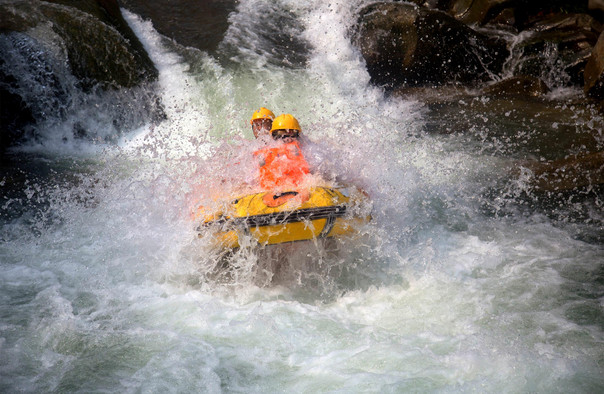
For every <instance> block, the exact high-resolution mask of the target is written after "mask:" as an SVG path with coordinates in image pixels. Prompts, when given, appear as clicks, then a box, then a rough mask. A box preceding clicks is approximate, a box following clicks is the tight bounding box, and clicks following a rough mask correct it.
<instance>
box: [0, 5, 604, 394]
mask: <svg viewBox="0 0 604 394" xmlns="http://www.w3.org/2000/svg"><path fill="white" fill-rule="evenodd" d="M365 3H368V2H363V1H353V2H335V1H332V2H328V1H327V2H326V1H304V2H300V1H287V0H280V1H277V2H272V1H260V0H242V1H240V2H238V4H237V5H236V8H235V10H234V12H232V13H231V14H230V15H229V18H228V29H227V31H226V33H225V35H224V37H222V38H221V39H222V41H221V43H220V45H219V46H218V49H216V51H212V52H203V51H200V50H198V49H193V48H190V47H183V46H181V45H179V44H177V43H175V42H174V41H172V40H169V39H166V38H165V37H163V36H162V35H160V34H159V33H157V31H156V30H155V29H154V28H153V25H152V24H151V22H149V21H144V20H143V19H142V18H140V17H139V16H138V15H136V14H134V13H131V12H129V11H127V10H123V14H124V16H125V18H126V20H127V21H128V23H129V24H130V25H131V27H132V28H133V30H134V31H135V33H136V34H137V36H138V37H139V38H140V40H141V41H142V43H143V44H144V46H145V48H146V50H147V51H148V52H149V54H150V57H151V58H152V60H153V62H154V63H155V65H156V67H157V68H158V70H159V80H158V82H157V84H156V85H155V86H153V89H154V91H155V93H157V94H158V95H159V96H160V97H161V101H162V103H163V106H164V111H165V119H164V120H163V121H155V122H144V124H135V122H134V123H133V124H135V126H132V127H131V128H130V129H127V130H121V131H119V132H118V131H116V130H118V129H119V128H116V127H115V122H113V121H115V120H118V119H122V118H123V114H122V112H120V111H122V110H123V109H120V108H114V106H112V105H111V103H112V101H111V100H112V98H111V97H112V96H111V95H106V96H102V95H101V96H98V97H96V98H95V99H94V100H92V99H89V98H88V99H84V98H82V97H80V98H79V99H78V97H74V99H73V100H72V102H77V103H79V104H77V105H74V106H72V107H70V108H68V109H67V110H66V112H65V113H64V114H62V116H61V117H60V118H56V119H54V120H53V119H51V120H52V122H49V123H47V124H45V125H41V126H39V128H38V129H37V130H35V131H36V133H35V135H36V137H35V138H32V139H31V140H30V141H29V142H28V143H26V144H24V145H23V146H21V147H20V148H19V149H17V150H15V151H14V152H13V153H12V154H13V155H14V158H13V159H12V161H11V164H10V165H7V167H5V168H4V169H3V174H4V175H3V178H0V187H1V189H0V191H1V192H2V195H1V196H0V198H1V200H0V213H1V216H0V226H1V227H0V265H1V268H0V300H1V302H0V391H1V392H87V393H89V392H137V393H138V392H147V393H149V392H151V393H160V392H162V393H163V392H174V393H176V392H209V393H218V392H240V393H270V392H288V393H289V392H307V393H310V392H341V393H350V392H376V393H378V392H379V393H388V392H393V393H394V392H396V393H407V392H489V393H501V392H505V393H524V392H534V393H556V392H559V393H569V392H573V393H596V392H602V390H604V375H603V373H602V371H603V369H604V230H603V223H604V221H603V213H602V207H603V204H604V202H603V194H602V188H601V187H595V186H594V187H586V188H583V189H581V190H579V191H575V192H568V193H558V194H556V195H549V196H542V195H538V194H535V192H534V191H533V190H532V189H531V187H530V183H529V182H528V181H527V179H528V177H529V176H530V174H528V173H524V172H521V173H520V174H516V175H511V174H510V171H509V170H510V168H512V167H513V166H514V163H516V162H517V161H519V160H527V159H532V160H537V161H539V160H552V159H558V158H563V157H565V156H566V155H569V154H580V153H581V152H583V151H593V150H598V149H599V150H601V149H602V145H603V143H604V142H603V139H602V131H601V130H602V128H601V126H602V118H601V115H597V113H594V112H593V110H591V109H590V108H584V107H581V106H579V105H576V104H574V103H575V101H576V100H575V99H576V97H577V96H578V95H580V94H581V93H580V92H578V91H575V90H573V89H566V88H564V89H563V88H556V86H552V87H553V88H554V89H553V90H552V93H551V94H549V95H548V96H547V97H545V98H544V99H543V100H541V101H540V102H539V103H538V104H535V103H532V104H527V103H525V102H523V101H522V100H517V101H514V100H499V101H496V100H493V99H489V98H488V97H482V96H480V95H474V96H473V95H471V94H469V95H468V97H466V98H463V99H459V100H455V101H454V102H448V103H447V104H434V103H432V104H426V103H425V102H423V101H422V100H421V97H420V98H418V99H416V100H415V99H410V98H406V99H396V98H392V97H391V98H388V97H386V96H385V95H384V93H383V92H382V91H381V90H380V89H378V88H375V87H372V86H371V85H370V84H369V75H368V74H367V72H366V70H365V67H364V64H363V62H362V59H361V58H360V56H359V54H358V52H357V51H356V50H355V49H354V47H353V46H352V45H351V43H350V40H349V38H348V37H349V29H350V27H351V26H352V24H353V23H354V20H355V17H354V12H355V11H356V10H357V9H358V7H359V6H360V5H362V4H365ZM166 12H169V10H167V11H166ZM267 31H269V32H271V31H274V32H279V34H281V35H280V36H278V40H277V41H278V42H276V41H275V40H271V39H268V38H267V37H269V38H270V37H273V38H274V37H275V36H274V35H267V34H266V32H267ZM275 34H276V33H275ZM284 38H289V41H290V42H291V47H290V45H289V44H287V42H288V41H287V40H285V39H284ZM548 82H550V83H551V84H553V85H555V80H553V79H552V80H550V81H548ZM149 89H151V88H149ZM73 94H74V95H78V94H80V95H86V94H88V95H89V94H93V93H73ZM116 94H120V95H121V97H122V100H123V98H124V97H132V100H134V101H135V100H136V97H137V91H136V90H132V91H123V92H117V93H116V92H114V93H112V95H116ZM87 97H88V96H87ZM260 106H266V107H268V108H270V109H272V110H273V111H274V112H275V113H292V114H294V116H296V117H297V118H298V120H299V121H300V124H301V126H302V129H303V133H304V134H305V135H306V139H307V140H306V142H307V156H308V158H309V161H310V162H311V164H312V165H313V167H314V168H315V171H316V172H317V173H320V174H321V176H322V177H323V178H324V179H325V180H326V181H328V182H332V183H341V184H355V185H358V186H360V187H362V188H363V189H364V190H366V191H367V193H368V194H369V195H370V196H371V200H372V217H373V220H372V221H371V222H370V223H369V224H368V225H366V226H364V227H362V228H360V229H359V232H358V234H356V235H355V236H352V237H350V238H344V239H339V240H336V241H334V242H327V243H322V242H308V243H295V244H291V245H285V246H278V247H272V248H257V247H254V246H253V245H247V244H245V240H244V247H242V248H241V249H239V250H238V251H236V252H234V253H224V252H223V251H221V250H219V249H216V248H214V247H212V243H211V238H212V234H209V233H203V234H202V237H201V238H198V237H197V234H196V232H195V225H194V223H192V222H191V220H190V215H189V213H190V210H191V209H193V208H194V207H195V206H196V204H199V203H200V202H201V201H206V200H208V199H211V198H213V197H214V196H216V195H220V194H228V193H229V192H230V191H232V190H235V189H236V188H237V187H238V185H239V184H240V183H241V182H245V181H248V180H249V178H250V176H251V175H250V174H252V173H253V168H252V167H251V166H252V163H251V162H250V160H249V157H250V156H251V154H252V152H253V151H254V149H255V148H257V146H258V142H256V141H254V140H253V136H252V134H251V129H250V127H249V117H250V116H251V113H252V112H253V111H254V110H256V109H257V108H259V107H260ZM78 122H79V123H81V124H84V125H85V127H86V130H87V133H86V136H77V135H76V136H74V135H73V134H72V133H71V130H73V125H74V124H75V123H78ZM598 130H599V134H598ZM569 133H570V134H569Z"/></svg>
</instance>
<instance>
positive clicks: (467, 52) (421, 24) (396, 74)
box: [355, 3, 508, 88]
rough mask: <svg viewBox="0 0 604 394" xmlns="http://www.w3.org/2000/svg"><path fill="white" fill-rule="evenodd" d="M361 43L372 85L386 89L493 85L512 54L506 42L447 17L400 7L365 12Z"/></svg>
mask: <svg viewBox="0 0 604 394" xmlns="http://www.w3.org/2000/svg"><path fill="white" fill-rule="evenodd" d="M355 42H356V45H357V46H358V47H359V48H360V50H361V53H362V55H363V58H364V59H365V61H366V63H367V69H368V71H369V74H370V75H371V78H372V81H373V82H374V83H375V84H377V85H380V86H383V87H385V88H393V87H396V86H398V85H407V86H417V85H440V84H444V83H448V82H458V83H464V84H472V83H475V82H478V81H487V80H489V79H491V75H492V74H493V73H499V72H500V71H501V68H502V66H503V62H504V61H505V59H506V57H507V55H508V50H507V48H506V45H505V43H504V42H502V41H501V40H497V39H491V38H489V37H487V36H485V35H482V34H480V33H477V32H475V31H474V30H472V29H471V28H469V27H467V26H466V25H464V24H463V23H461V22H459V21H457V20H455V19H454V18H452V17H451V16H449V15H447V14H445V13H443V12H440V11H434V10H428V9H423V8H418V7H416V6H413V5H409V4H398V3H375V4H372V5H369V6H367V7H365V8H363V9H362V10H361V11H360V13H359V18H358V24H357V26H356V31H355Z"/></svg>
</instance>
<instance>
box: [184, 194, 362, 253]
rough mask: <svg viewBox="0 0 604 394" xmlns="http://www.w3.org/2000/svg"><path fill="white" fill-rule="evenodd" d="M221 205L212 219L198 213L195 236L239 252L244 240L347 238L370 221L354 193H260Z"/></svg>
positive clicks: (267, 242)
mask: <svg viewBox="0 0 604 394" xmlns="http://www.w3.org/2000/svg"><path fill="white" fill-rule="evenodd" d="M225 205H226V206H224V207H223V208H224V209H223V210H222V211H220V212H215V213H211V214H208V213H207V212H205V211H204V209H203V208H200V209H199V210H198V212H197V215H196V217H197V218H199V219H202V218H203V219H202V222H201V224H200V225H199V227H198V228H197V231H198V233H199V236H200V237H201V236H203V234H206V233H208V231H211V232H212V233H213V234H214V236H215V237H216V241H217V243H218V244H219V245H220V246H222V247H226V248H236V247H238V246H239V244H240V242H239V240H240V238H241V237H242V236H248V237H250V236H251V238H252V239H255V240H256V241H257V242H258V243H259V244H260V245H272V244H280V243H284V242H294V241H303V240H309V239H313V238H325V237H333V236H339V235H345V234H350V233H352V232H353V231H354V230H355V229H356V228H358V227H359V226H360V225H361V224H363V223H365V222H367V221H369V220H370V215H369V213H368V211H369V208H368V199H367V195H366V194H365V193H364V192H362V191H360V190H359V189H357V188H329V187H314V188H311V189H308V190H306V189H304V190H291V191H285V192H280V193H270V192H268V193H267V192H262V193H255V194H250V195H246V196H243V197H240V198H237V199H234V200H232V201H230V203H228V204H225ZM212 230H213V231H212Z"/></svg>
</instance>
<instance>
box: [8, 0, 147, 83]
mask: <svg viewBox="0 0 604 394" xmlns="http://www.w3.org/2000/svg"><path fill="white" fill-rule="evenodd" d="M0 14H1V15H2V18H1V19H0V31H2V32H3V33H7V32H10V31H17V32H26V31H28V30H29V29H33V28H37V27H39V26H43V27H44V26H49V27H50V29H51V30H52V33H53V34H55V35H56V36H57V37H58V38H59V39H60V40H61V43H57V42H56V40H54V42H51V41H53V37H50V36H47V37H42V38H47V39H48V41H49V42H47V43H46V44H47V45H49V46H51V45H53V44H55V45H58V46H60V47H61V48H60V51H59V52H62V53H58V55H61V54H63V55H65V56H66V57H67V61H68V63H69V66H70V68H71V71H72V73H73V74H74V76H76V77H77V78H79V79H80V81H81V83H82V86H83V87H84V88H90V87H91V86H93V85H95V84H98V83H100V84H102V85H103V86H105V87H109V86H115V87H118V86H121V87H131V86H135V85H137V84H139V83H141V82H144V81H149V80H153V79H155V78H156V77H157V70H156V69H155V66H154V65H153V62H152V61H151V60H150V59H149V57H148V56H147V54H146V52H145V51H144V49H143V46H142V44H141V43H140V42H139V41H138V39H137V38H136V36H135V34H134V33H133V32H132V30H131V29H130V28H129V27H128V24H127V23H126V21H124V19H123V18H122V16H121V13H120V11H119V6H118V5H117V2H116V1H115V0H98V1H94V0H88V1H86V0H81V1H75V0H71V1H69V0H57V1H15V2H11V3H8V4H2V5H0ZM43 27H42V28H43Z"/></svg>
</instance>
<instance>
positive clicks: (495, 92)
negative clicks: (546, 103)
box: [483, 75, 550, 97]
mask: <svg viewBox="0 0 604 394" xmlns="http://www.w3.org/2000/svg"><path fill="white" fill-rule="evenodd" d="M549 91H550V90H549V88H548V87H547V85H546V84H545V82H543V81H542V80H541V79H539V78H536V77H531V76H527V75H517V76H515V77H512V78H508V79H504V80H503V81H499V82H497V83H494V84H492V85H489V86H487V87H485V88H484V89H483V93H484V94H487V95H491V96H499V97H513V96H521V97H522V96H533V97H539V96H543V95H544V94H546V93H548V92H549Z"/></svg>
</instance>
